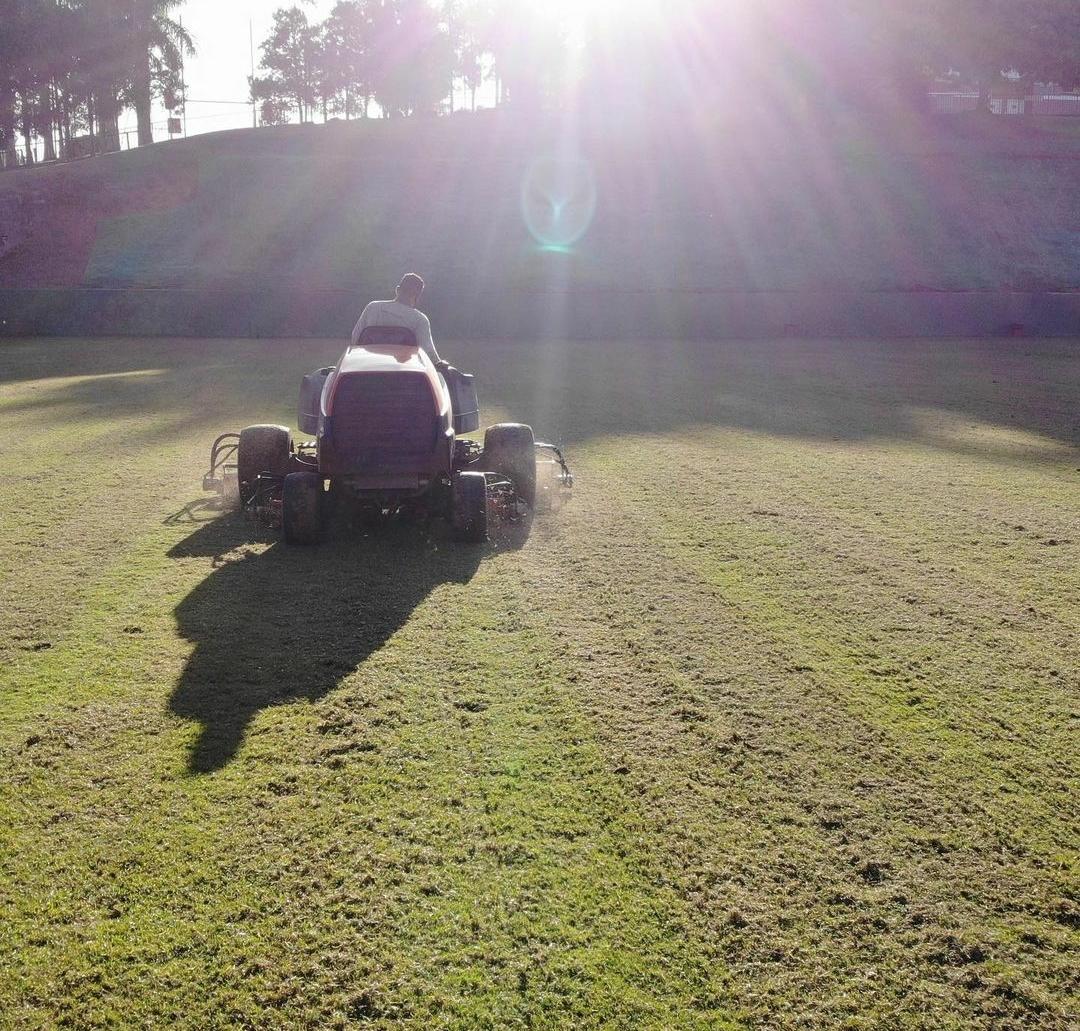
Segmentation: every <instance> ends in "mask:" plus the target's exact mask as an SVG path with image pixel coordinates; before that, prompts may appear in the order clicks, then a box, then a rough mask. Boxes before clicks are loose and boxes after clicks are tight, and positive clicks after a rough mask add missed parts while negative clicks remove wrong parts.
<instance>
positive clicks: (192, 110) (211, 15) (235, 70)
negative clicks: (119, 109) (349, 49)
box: [120, 0, 334, 139]
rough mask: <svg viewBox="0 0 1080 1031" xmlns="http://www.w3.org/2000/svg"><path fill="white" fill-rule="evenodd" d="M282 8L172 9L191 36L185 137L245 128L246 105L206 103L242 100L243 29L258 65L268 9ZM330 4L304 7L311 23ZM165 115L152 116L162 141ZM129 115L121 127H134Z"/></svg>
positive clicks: (203, 5) (260, 2) (274, 4)
mask: <svg viewBox="0 0 1080 1031" xmlns="http://www.w3.org/2000/svg"><path fill="white" fill-rule="evenodd" d="M282 6H287V4H285V3H283V2H282V0H186V2H185V3H184V5H183V6H182V7H180V8H179V9H178V12H177V13H178V14H179V16H180V17H181V18H182V19H183V22H184V28H185V29H187V30H188V32H190V33H191V35H192V36H193V37H194V41H195V48H196V50H197V51H198V53H197V54H196V56H195V57H189V58H188V59H187V62H186V65H185V69H184V71H185V78H186V80H187V92H188V98H189V99H188V109H187V120H188V133H189V134H191V135H194V134H196V133H201V132H213V131H215V130H217V129H240V128H244V127H249V126H250V125H251V105H250V104H247V106H244V105H243V104H223V103H213V104H211V103H206V101H227V100H233V101H235V100H239V101H244V102H245V103H246V102H247V98H248V84H247V80H248V76H249V75H250V74H251V56H250V55H251V48H250V45H249V39H250V36H249V30H248V26H249V25H251V26H252V27H253V28H254V31H255V63H256V65H257V64H258V62H259V43H260V42H261V41H262V40H263V39H265V38H266V35H267V34H268V33H269V31H270V26H271V25H272V24H273V21H274V11H275V10H276V9H277V8H278V7H282ZM333 6H334V4H333V0H316V2H315V3H313V4H310V5H309V6H307V7H306V11H307V15H308V17H309V18H310V19H311V20H312V21H321V20H322V19H323V18H324V17H326V15H327V14H328V13H329V11H330V9H331V8H332V7H333ZM165 118H166V112H165V111H164V110H163V109H162V110H157V111H155V113H154V123H155V125H154V137H155V138H156V139H163V138H164V137H165V129H164V125H162V126H161V127H160V128H159V127H158V125H157V123H158V122H159V121H160V122H162V123H163V122H164V120H165ZM134 127H135V116H134V113H133V112H128V113H127V114H126V115H125V117H124V119H123V121H122V123H121V126H120V128H121V129H134Z"/></svg>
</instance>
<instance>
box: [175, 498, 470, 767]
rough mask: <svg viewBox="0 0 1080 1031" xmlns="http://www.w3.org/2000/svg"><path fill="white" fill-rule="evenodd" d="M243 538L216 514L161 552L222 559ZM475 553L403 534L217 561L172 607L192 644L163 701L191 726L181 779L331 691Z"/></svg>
mask: <svg viewBox="0 0 1080 1031" xmlns="http://www.w3.org/2000/svg"><path fill="white" fill-rule="evenodd" d="M250 537H251V524H250V523H249V522H247V521H246V520H244V519H243V518H241V517H239V516H225V517H222V518H218V519H213V520H211V521H209V522H205V523H203V524H202V525H201V526H200V527H199V528H198V529H197V530H196V531H195V532H194V533H192V534H191V535H190V536H189V537H187V538H186V539H185V540H184V541H182V542H181V543H179V544H178V545H176V546H175V547H174V548H173V549H172V550H171V551H170V553H169V554H170V556H172V557H176V558H180V557H193V556H207V557H209V556H215V557H217V556H222V555H225V554H226V553H229V552H232V551H233V550H234V549H237V548H240V547H242V545H243V544H244V543H245V542H247V541H249V540H250ZM484 554H485V550H484V549H483V548H477V547H465V546H461V545H454V544H450V543H446V542H442V541H440V540H438V539H435V538H429V537H426V536H422V535H420V534H419V533H418V532H417V531H416V530H415V528H413V529H410V528H407V527H402V528H400V529H396V528H387V529H383V530H380V531H378V532H376V533H374V534H373V535H371V536H368V537H363V538H357V537H347V536H343V537H341V538H340V539H332V540H329V541H327V542H325V543H324V544H321V545H319V546H317V547H312V548H291V547H285V546H283V545H281V544H275V545H273V546H272V547H270V548H269V549H268V550H266V551H261V552H256V551H251V552H249V553H247V554H244V555H243V556H242V557H241V558H238V559H234V560H230V561H224V562H222V563H221V564H220V565H218V566H217V568H216V569H215V570H214V571H213V572H212V573H211V574H210V575H209V576H208V577H207V578H206V579H205V580H203V581H202V582H201V583H200V584H199V585H198V586H197V587H196V588H195V589H194V590H192V592H191V593H190V594H189V595H188V596H187V597H186V598H184V600H183V601H182V602H181V603H180V604H179V605H178V606H177V608H176V610H175V615H176V620H177V624H178V627H179V631H180V633H181V634H182V636H184V637H185V638H186V639H187V640H189V641H190V642H192V643H193V644H194V646H195V650H194V652H193V653H192V654H191V656H190V658H189V659H188V662H187V665H186V666H185V668H184V670H183V673H182V674H181V676H180V679H179V682H178V683H177V686H176V688H175V690H174V691H173V694H172V697H171V700H170V709H171V710H172V712H174V713H175V714H176V715H178V716H182V717H184V718H185V719H190V720H195V721H197V722H198V723H199V724H201V728H202V729H201V732H200V733H199V736H198V739H197V740H196V742H195V744H194V746H193V747H192V751H191V754H190V756H189V759H188V769H189V770H190V772H192V773H207V772H210V771H213V770H217V769H220V768H221V767H223V766H224V765H225V764H226V763H228V761H229V760H230V759H231V758H232V757H233V755H235V753H236V751H237V749H238V748H239V746H240V743H241V742H242V740H243V738H244V734H245V732H246V730H247V727H248V725H249V724H250V723H251V721H252V719H253V718H254V717H255V715H256V714H257V713H258V712H260V711H261V710H262V709H265V708H268V707H269V706H272V705H279V704H282V703H287V702H294V701H299V700H304V699H307V700H314V699H317V698H320V697H322V696H323V695H325V694H326V693H327V692H329V691H331V690H333V689H334V688H335V687H337V685H338V684H339V683H340V682H341V680H342V679H343V678H344V677H346V676H348V675H349V674H350V673H352V672H353V671H354V670H355V669H356V668H357V667H358V666H360V665H361V664H362V663H363V662H364V661H365V660H366V659H367V658H368V657H369V656H370V655H372V654H373V653H374V652H375V651H377V650H378V649H379V648H380V647H382V645H383V644H385V643H386V642H387V641H388V640H389V639H390V638H391V637H392V636H393V635H394V634H395V633H396V632H397V631H398V630H399V629H400V628H401V627H402V626H403V625H404V624H405V623H406V622H407V621H408V619H409V617H410V615H411V614H412V613H413V611H414V610H415V609H416V607H417V606H418V605H420V604H421V603H422V602H423V601H424V599H425V598H427V596H428V595H429V594H430V593H431V592H432V591H433V590H434V589H435V588H437V587H438V586H439V585H441V584H445V583H458V584H463V583H467V582H468V581H469V580H470V579H471V578H472V576H473V575H474V573H475V572H476V570H477V568H478V566H479V564H480V561H481V559H482V557H483V556H484Z"/></svg>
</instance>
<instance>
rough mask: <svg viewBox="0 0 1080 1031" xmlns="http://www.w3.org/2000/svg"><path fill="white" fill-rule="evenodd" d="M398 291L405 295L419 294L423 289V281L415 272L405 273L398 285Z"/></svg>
mask: <svg viewBox="0 0 1080 1031" xmlns="http://www.w3.org/2000/svg"><path fill="white" fill-rule="evenodd" d="M398 289H399V290H401V291H403V292H405V293H417V294H418V293H420V292H421V291H422V290H423V289H424V281H423V280H422V279H421V278H420V277H419V276H418V275H417V274H416V273H415V272H406V273H405V275H403V276H402V277H401V282H400V283H398Z"/></svg>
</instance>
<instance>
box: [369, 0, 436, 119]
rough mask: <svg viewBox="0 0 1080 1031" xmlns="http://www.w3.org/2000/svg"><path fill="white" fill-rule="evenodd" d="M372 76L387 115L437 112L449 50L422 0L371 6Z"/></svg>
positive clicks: (431, 10) (388, 0) (432, 12)
mask: <svg viewBox="0 0 1080 1031" xmlns="http://www.w3.org/2000/svg"><path fill="white" fill-rule="evenodd" d="M374 14H375V17H374V19H373V25H372V61H371V78H372V84H373V86H374V89H375V99H376V100H377V101H378V102H379V107H381V108H382V109H383V112H384V114H386V115H389V116H398V115H409V114H430V113H436V112H437V111H438V110H439V107H440V105H441V104H442V102H443V101H444V100H446V98H447V97H448V96H449V94H450V89H451V80H452V77H453V67H454V54H453V48H452V47H451V45H450V37H449V36H448V35H447V33H446V30H445V26H444V25H442V24H441V22H440V19H439V14H438V12H437V11H435V9H434V8H432V7H431V6H430V4H428V3H427V0H384V2H383V3H382V4H380V5H379V6H378V7H376V8H375V9H374Z"/></svg>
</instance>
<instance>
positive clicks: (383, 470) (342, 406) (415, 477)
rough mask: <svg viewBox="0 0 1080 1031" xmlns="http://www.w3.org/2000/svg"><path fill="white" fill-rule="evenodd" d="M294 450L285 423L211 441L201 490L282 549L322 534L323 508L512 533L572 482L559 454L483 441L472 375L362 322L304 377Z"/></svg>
mask: <svg viewBox="0 0 1080 1031" xmlns="http://www.w3.org/2000/svg"><path fill="white" fill-rule="evenodd" d="M299 426H300V431H301V432H302V433H304V434H312V435H314V438H315V439H314V440H311V441H306V442H303V443H294V442H293V439H292V434H291V433H290V432H289V430H288V428H287V427H285V426H270V425H259V426H248V427H247V428H246V429H244V430H242V431H241V432H240V433H223V434H222V435H221V436H220V437H218V438H217V440H215V441H214V444H213V447H212V448H211V453H210V469H209V471H208V472H207V474H206V476H205V477H203V489H204V490H208V491H215V492H217V493H219V494H221V495H222V498H223V500H224V503H225V504H226V505H230V506H238V507H240V508H243V509H244V510H245V511H248V512H251V513H254V514H255V515H256V516H257V517H259V518H261V519H263V520H265V521H267V522H269V523H272V524H274V525H279V526H280V527H281V532H282V537H283V539H284V540H285V541H286V542H287V543H289V544H310V543H314V542H315V541H317V540H318V539H319V538H320V536H321V535H322V532H323V528H324V525H325V523H326V521H327V518H328V516H329V514H330V513H331V512H332V511H335V510H336V511H341V510H345V511H347V512H349V513H351V514H353V515H356V516H360V517H389V516H397V517H402V518H406V519H414V520H430V519H436V518H444V519H446V520H447V521H448V522H449V524H450V526H451V527H452V529H453V531H454V535H455V536H456V537H457V538H458V539H459V540H463V541H474V542H478V541H485V540H487V539H488V533H489V528H492V529H493V528H494V527H495V526H499V527H506V526H518V527H522V526H524V527H525V528H526V529H527V527H528V524H529V520H531V518H532V515H533V513H534V512H543V511H549V510H551V509H554V508H557V507H558V506H559V505H560V504H561V503H562V501H563V500H564V499H565V498H566V496H567V495H568V493H569V491H570V488H571V487H572V486H573V482H574V481H573V477H572V476H571V474H570V470H569V468H568V467H567V464H566V461H565V459H564V458H563V455H562V452H561V451H560V450H559V448H557V447H555V446H554V445H553V444H542V443H538V442H536V441H535V440H534V439H533V432H532V429H531V428H530V427H528V426H525V425H522V424H520V423H501V424H499V425H496V426H492V427H491V428H490V429H488V431H487V432H486V433H485V434H484V443H483V445H481V444H479V443H478V442H477V441H475V440H470V439H468V438H466V437H462V436H459V434H463V433H470V432H473V431H475V430H477V429H478V428H479V426H480V412H479V406H478V404H477V400H476V388H475V385H474V383H473V377H472V376H470V375H467V374H465V373H462V372H459V371H458V370H456V369H453V368H449V367H440V368H436V366H435V364H434V363H433V362H432V361H431V359H430V358H429V357H428V356H427V354H426V353H425V352H424V351H423V350H422V349H421V348H420V347H419V346H418V345H417V342H416V337H415V336H414V334H413V333H412V332H411V331H410V330H407V329H403V328H398V327H393V326H369V327H368V328H367V329H365V330H364V331H363V333H362V334H361V336H360V339H359V341H358V342H357V343H355V344H352V345H350V346H349V347H348V348H347V349H346V351H345V353H344V354H343V355H342V356H341V358H340V360H339V361H338V363H337V365H334V366H331V367H328V368H325V369H319V370H317V371H316V372H313V373H311V374H310V375H308V376H305V377H304V379H303V382H302V384H301V386H300V406H299Z"/></svg>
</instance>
